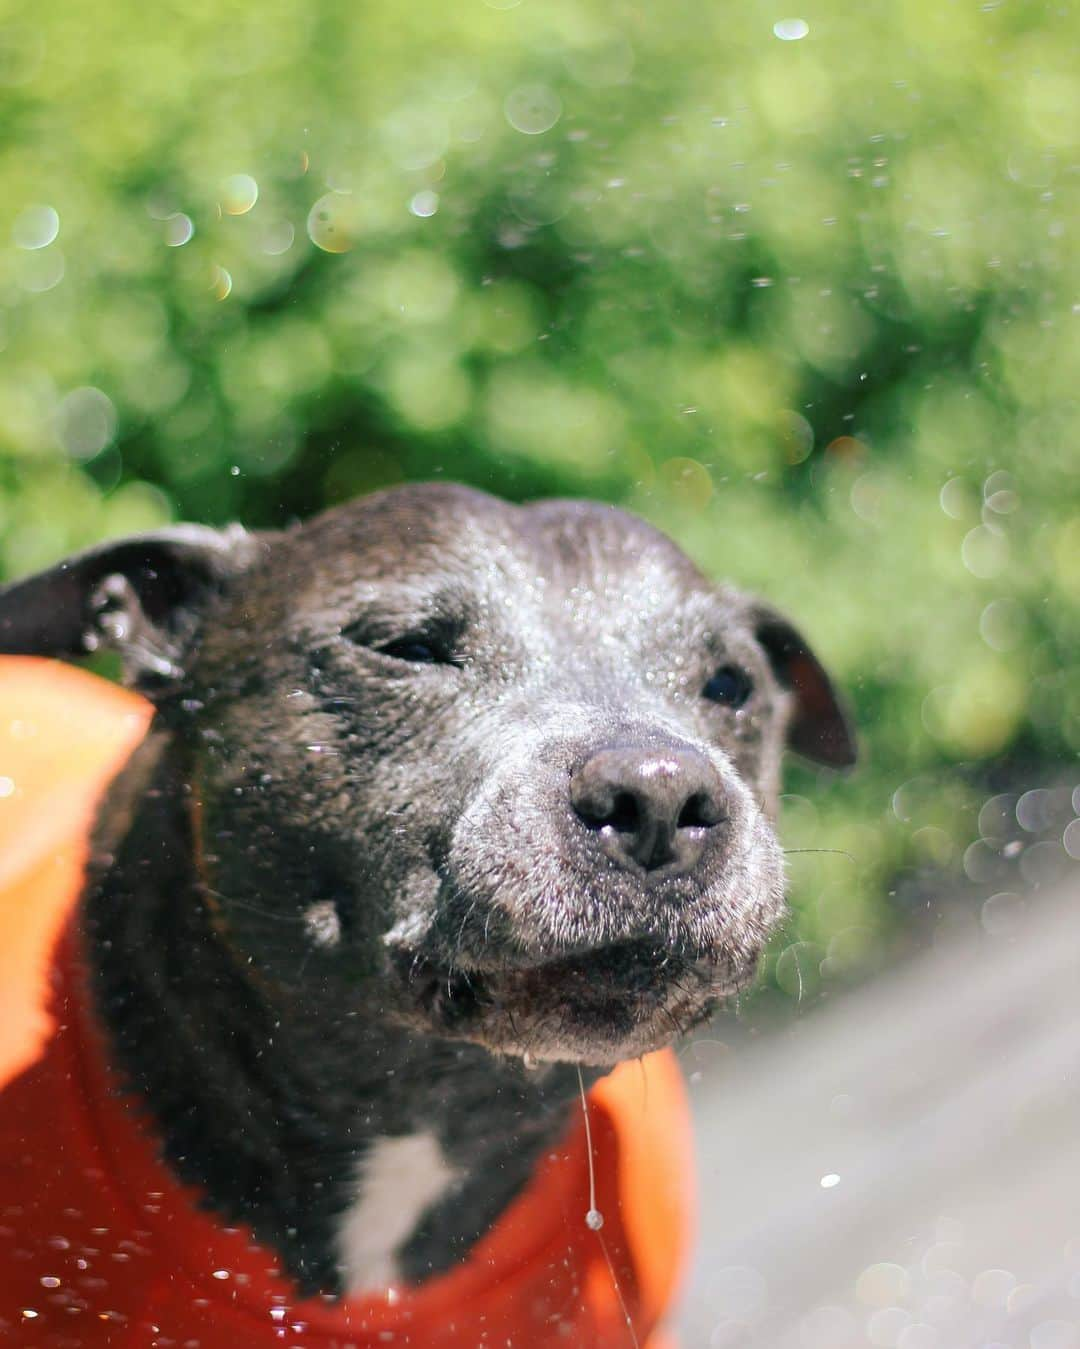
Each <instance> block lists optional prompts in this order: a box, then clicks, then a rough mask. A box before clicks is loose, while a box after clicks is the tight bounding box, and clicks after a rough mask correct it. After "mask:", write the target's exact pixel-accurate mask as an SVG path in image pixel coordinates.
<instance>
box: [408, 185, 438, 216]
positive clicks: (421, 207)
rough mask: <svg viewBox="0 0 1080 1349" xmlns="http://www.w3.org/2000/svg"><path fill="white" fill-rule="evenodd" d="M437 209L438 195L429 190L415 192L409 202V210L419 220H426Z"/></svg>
mask: <svg viewBox="0 0 1080 1349" xmlns="http://www.w3.org/2000/svg"><path fill="white" fill-rule="evenodd" d="M438 209H439V194H438V193H437V192H432V190H431V189H430V188H424V189H422V190H421V191H420V192H417V193H416V194H415V195H414V196H413V198H412V200H411V201H410V202H409V210H410V211H411V212H412V213H413V215H415V216H419V217H420V219H421V220H427V219H428V217H429V216H433V215H434V214H435V212H436V211H437V210H438Z"/></svg>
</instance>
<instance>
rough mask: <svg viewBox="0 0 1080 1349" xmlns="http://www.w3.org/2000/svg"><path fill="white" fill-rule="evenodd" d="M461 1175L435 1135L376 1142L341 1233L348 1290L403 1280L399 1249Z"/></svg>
mask: <svg viewBox="0 0 1080 1349" xmlns="http://www.w3.org/2000/svg"><path fill="white" fill-rule="evenodd" d="M457 1174H458V1173H457V1172H456V1171H455V1170H454V1168H453V1167H451V1166H449V1165H447V1162H446V1158H445V1157H444V1156H443V1152H442V1148H441V1147H440V1146H439V1141H438V1139H437V1138H436V1137H435V1135H434V1134H433V1133H430V1132H426V1131H425V1132H424V1133H419V1134H409V1135H408V1136H407V1137H405V1138H380V1139H379V1140H378V1142H377V1143H376V1144H375V1145H374V1147H372V1148H371V1150H370V1151H369V1152H368V1154H367V1156H366V1157H365V1159H364V1161H363V1162H362V1163H361V1165H360V1167H359V1172H358V1179H357V1187H356V1199H355V1200H354V1202H353V1204H352V1207H351V1208H350V1209H349V1210H348V1212H347V1213H346V1214H345V1216H344V1217H343V1218H342V1220H341V1228H340V1231H339V1233H338V1250H339V1252H340V1265H341V1273H342V1278H343V1280H344V1283H345V1289H346V1292H348V1293H352V1294H357V1293H366V1292H373V1291H376V1290H381V1289H384V1288H388V1287H391V1286H392V1285H393V1284H395V1283H399V1282H400V1281H401V1271H400V1270H399V1268H398V1264H397V1251H398V1248H399V1247H400V1246H401V1245H402V1243H403V1242H404V1241H405V1240H406V1239H407V1238H408V1237H409V1236H410V1235H411V1234H412V1231H413V1229H414V1228H415V1227H416V1224H417V1222H418V1221H419V1220H420V1217H421V1215H422V1214H423V1212H424V1210H425V1209H427V1208H428V1207H430V1205H431V1204H433V1203H434V1202H435V1201H436V1200H437V1199H440V1198H441V1197H442V1196H443V1195H444V1194H445V1193H446V1192H447V1190H448V1189H449V1188H450V1187H451V1186H452V1185H453V1184H454V1182H455V1181H456V1180H457Z"/></svg>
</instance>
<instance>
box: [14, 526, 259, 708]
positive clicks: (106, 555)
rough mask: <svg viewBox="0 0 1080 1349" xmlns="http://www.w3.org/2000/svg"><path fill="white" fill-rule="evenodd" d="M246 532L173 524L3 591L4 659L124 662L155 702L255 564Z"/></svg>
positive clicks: (253, 544) (71, 559)
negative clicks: (101, 655) (229, 587)
mask: <svg viewBox="0 0 1080 1349" xmlns="http://www.w3.org/2000/svg"><path fill="white" fill-rule="evenodd" d="M257 550H258V542H257V540H256V539H255V538H253V537H252V535H250V534H248V533H247V532H246V531H245V530H244V529H242V528H240V526H238V525H235V526H231V527H229V528H228V529H224V530H217V529H209V528H205V527H203V526H199V525H177V526H175V527H173V528H167V529H161V530H157V531H156V532H154V533H149V534H139V535H132V536H130V537H128V538H123V539H116V540H114V541H112V542H110V543H104V544H101V545H99V546H98V547H96V548H90V549H88V550H87V551H86V552H84V553H77V554H76V555H75V556H74V557H69V558H66V559H65V560H64V561H62V562H58V563H57V564H56V565H55V566H54V567H50V568H49V569H48V570H47V571H43V572H38V573H37V574H36V575H33V576H28V577H25V578H24V579H23V580H20V581H15V582H13V583H12V584H11V585H8V586H5V587H3V588H2V589H0V654H2V655H25V656H59V657H63V658H69V659H70V658H73V657H78V656H83V655H87V654H89V653H91V652H94V651H98V650H112V651H115V652H117V653H118V654H119V656H120V658H121V661H122V663H123V669H124V675H125V679H126V680H127V682H129V683H131V684H134V685H136V686H138V687H139V688H140V689H143V690H144V691H145V692H148V693H150V694H151V695H152V693H153V690H155V689H159V688H163V687H166V686H168V685H171V684H173V683H175V681H176V680H177V679H178V678H179V676H180V675H181V674H182V672H183V670H182V661H183V658H184V654H185V652H186V651H187V649H188V648H189V646H190V643H191V640H192V638H193V637H194V635H195V633H196V631H197V630H198V626H199V620H200V617H201V614H202V612H203V610H204V609H205V607H206V605H207V604H208V603H209V602H210V601H211V600H212V599H213V597H214V596H215V595H217V594H219V593H220V592H221V591H222V589H223V588H224V587H225V585H226V584H227V583H228V581H229V580H230V579H231V578H232V577H234V576H236V575H238V574H239V573H240V572H242V571H243V570H245V569H246V567H247V566H249V565H250V563H251V561H252V560H253V558H254V557H255V555H256V552H257Z"/></svg>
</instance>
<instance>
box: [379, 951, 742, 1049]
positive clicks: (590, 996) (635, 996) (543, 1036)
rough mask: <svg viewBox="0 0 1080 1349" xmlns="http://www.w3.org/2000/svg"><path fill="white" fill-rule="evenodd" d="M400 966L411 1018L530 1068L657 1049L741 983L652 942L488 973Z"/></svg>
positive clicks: (723, 968) (719, 967) (716, 964)
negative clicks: (534, 1064) (516, 1058)
mask: <svg viewBox="0 0 1080 1349" xmlns="http://www.w3.org/2000/svg"><path fill="white" fill-rule="evenodd" d="M398 965H399V974H400V976H401V977H402V978H403V979H404V981H405V985H406V989H407V993H408V1001H409V1003H410V1004H411V1007H412V1009H413V1013H414V1016H413V1017H410V1019H414V1018H415V1019H418V1020H420V1021H422V1022H423V1023H425V1026H426V1028H427V1029H429V1030H435V1031H436V1032H437V1033H440V1034H442V1035H445V1036H447V1037H449V1038H453V1039H463V1040H470V1041H473V1042H476V1043H479V1044H483V1045H485V1046H486V1047H487V1048H488V1049H491V1050H494V1051H497V1052H499V1053H504V1054H512V1055H517V1056H521V1057H523V1058H524V1060H525V1062H526V1063H529V1062H530V1060H531V1061H534V1062H540V1061H544V1060H547V1061H576V1062H581V1063H592V1064H597V1065H605V1066H606V1065H609V1064H611V1063H614V1062H616V1061H617V1060H619V1059H622V1058H628V1057H631V1056H633V1055H636V1054H642V1053H648V1052H649V1051H651V1050H653V1049H659V1048H660V1047H661V1046H663V1045H665V1044H668V1043H670V1041H671V1040H673V1039H675V1038H676V1037H677V1036H678V1035H680V1034H682V1033H684V1032H685V1031H687V1030H689V1029H690V1028H691V1027H692V1026H694V1025H696V1024H698V1023H699V1022H700V1021H702V1020H704V1019H705V1018H706V1017H707V1016H708V1015H709V1014H710V1013H711V1012H712V1011H713V1010H714V1008H715V1007H716V1005H717V1003H718V1002H719V1001H720V1000H721V999H722V998H724V997H725V996H728V995H730V994H731V993H733V992H735V991H737V987H738V986H739V984H740V983H741V982H742V981H741V980H736V979H735V978H734V977H733V976H732V973H731V971H730V969H729V968H728V966H727V965H726V963H724V962H721V961H718V960H714V959H707V958H697V959H691V958H689V957H687V956H683V955H679V954H676V953H674V952H673V951H671V950H668V949H665V948H664V947H662V946H659V945H657V944H656V943H654V942H651V941H647V940H628V941H621V942H616V943H611V944H608V945H603V946H598V947H595V948H593V949H591V950H588V951H584V952H580V953H575V954H573V955H568V956H561V957H557V958H552V959H546V960H542V961H539V962H532V963H528V964H514V963H511V962H507V963H506V964H505V965H500V966H485V967H484V968H483V969H480V968H469V967H467V966H463V965H460V964H455V965H445V964H440V963H438V962H433V961H430V960H427V959H424V958H422V957H419V956H415V955H414V956H412V957H411V958H408V957H406V956H405V955H404V953H399V955H398Z"/></svg>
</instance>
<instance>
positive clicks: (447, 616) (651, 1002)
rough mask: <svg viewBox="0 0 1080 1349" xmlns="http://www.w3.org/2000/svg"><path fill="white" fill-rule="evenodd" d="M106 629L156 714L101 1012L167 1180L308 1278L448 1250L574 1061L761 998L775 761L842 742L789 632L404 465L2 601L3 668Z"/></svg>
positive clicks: (99, 878) (662, 569)
mask: <svg viewBox="0 0 1080 1349" xmlns="http://www.w3.org/2000/svg"><path fill="white" fill-rule="evenodd" d="M99 647H110V648H113V649H115V650H116V651H118V652H119V653H120V655H121V657H122V658H123V662H124V666H125V671H126V674H127V676H128V679H129V681H130V682H131V683H133V684H134V685H135V686H136V687H137V688H138V689H139V690H141V691H142V692H143V693H145V694H146V695H147V696H148V697H149V698H150V699H152V700H153V702H154V703H155V705H156V708H157V716H156V718H155V721H154V724H153V728H152V730H151V733H150V735H149V736H148V738H147V739H146V741H145V742H144V743H143V745H142V746H141V748H140V749H139V750H138V752H137V753H136V754H135V756H134V758H133V759H132V760H131V762H130V763H129V765H128V767H127V768H126V769H125V771H124V772H123V774H122V775H121V777H120V779H119V780H118V781H117V783H116V784H115V786H114V788H113V790H112V792H111V794H110V796H109V799H108V802H107V804H106V807H105V810H104V813H103V816H102V819H101V821H100V825H99V831H98V838H97V846H96V857H95V861H94V864H93V866H92V871H91V878H90V883H89V887H88V892H87V896H86V900H85V905H86V909H85V914H86V930H87V932H88V934H89V942H90V951H91V959H92V962H93V965H94V970H95V978H96V996H97V1000H98V1008H99V1012H100V1016H101V1018H102V1019H103V1021H104V1023H105V1025H106V1027H107V1033H108V1036H109V1039H110V1042H111V1045H112V1049H113V1052H114V1054H115V1057H116V1060H117V1062H118V1063H119V1065H120V1066H121V1068H122V1070H123V1072H124V1074H125V1075H126V1077H127V1078H128V1080H129V1081H130V1082H131V1083H132V1084H133V1086H134V1087H135V1088H137V1090H138V1091H139V1092H141V1093H142V1094H143V1096H144V1097H145V1099H146V1101H147V1102H148V1103H149V1106H150V1109H151V1112H152V1114H153V1116H154V1118H155V1120H156V1124H157V1127H158V1129H159V1131H160V1133H161V1135H162V1137H163V1139H164V1145H165V1150H166V1155H167V1157H168V1159H169V1160H170V1162H171V1164H172V1165H173V1167H174V1168H175V1170H176V1171H177V1172H178V1173H179V1174H180V1176H181V1177H182V1178H183V1179H184V1180H186V1181H188V1182H190V1183H193V1184H196V1185H198V1186H200V1187H202V1189H203V1190H204V1191H205V1194H206V1195H207V1197H208V1200H209V1202H210V1203H211V1205H212V1206H213V1207H214V1208H216V1209H217V1210H218V1212H219V1213H221V1214H222V1215H224V1216H225V1217H226V1218H227V1219H230V1220H240V1221H243V1222H245V1223H247V1224H249V1225H250V1226H251V1227H252V1228H253V1229H254V1231H255V1233H256V1234H257V1235H258V1236H259V1237H260V1239H261V1240H262V1241H263V1242H265V1243H267V1244H268V1245H270V1246H271V1247H273V1248H275V1249H276V1250H277V1251H278V1252H279V1254H280V1256H281V1259H282V1261H283V1263H284V1265H285V1267H286V1268H287V1269H288V1270H289V1271H290V1272H291V1273H292V1275H293V1276H294V1277H295V1279H296V1281H297V1283H298V1285H299V1286H300V1288H301V1289H302V1290H304V1291H306V1292H315V1291H322V1292H327V1293H331V1294H341V1293H343V1292H348V1291H353V1290H359V1289H363V1288H367V1287H373V1286H378V1285H381V1284H383V1283H385V1282H386V1281H387V1280H388V1279H389V1278H391V1277H395V1276H398V1275H403V1276H404V1277H406V1278H407V1279H409V1280H411V1281H420V1280H422V1279H424V1278H425V1277H427V1276H429V1275H430V1274H432V1273H433V1272H438V1271H442V1270H445V1269H447V1268H448V1267H449V1266H451V1265H452V1264H453V1263H454V1262H455V1261H456V1260H457V1259H459V1258H461V1257H462V1256H463V1255H464V1254H465V1253H466V1252H467V1251H468V1250H469V1248H470V1246H471V1245H472V1244H473V1243H474V1242H475V1241H476V1239H477V1238H478V1237H479V1236H480V1235H481V1234H482V1233H483V1232H484V1231H485V1230H486V1229H487V1228H488V1227H489V1226H490V1224H491V1223H492V1222H493V1221H494V1219H495V1218H496V1217H497V1216H498V1215H499V1213H500V1212H501V1211H502V1210H503V1209H504V1208H505V1206H506V1205H507V1204H508V1202H509V1201H510V1200H511V1199H512V1198H513V1196H514V1195H515V1194H516V1193H517V1192H518V1191H519V1190H520V1189H521V1187H522V1185H523V1184H524V1182H525V1181H526V1179H527V1177H528V1175H529V1173H530V1170H531V1168H532V1167H533V1164H534V1161H535V1158H536V1157H537V1155H538V1153H539V1152H540V1150H541V1149H543V1148H545V1147H546V1146H548V1145H549V1144H550V1140H551V1139H552V1138H553V1137H554V1136H556V1135H557V1134H558V1133H559V1132H560V1131H562V1130H563V1129H564V1128H565V1125H566V1120H567V1116H568V1112H569V1110H570V1109H571V1107H572V1106H573V1104H574V1101H575V1096H576V1093H577V1090H578V1078H577V1068H576V1066H575V1065H578V1064H586V1065H592V1066H593V1068H592V1075H595V1070H596V1068H599V1067H602V1066H606V1065H611V1064H613V1063H615V1062H616V1061H618V1060H620V1059H624V1058H627V1057H631V1056H634V1055H639V1054H641V1053H643V1052H645V1051H647V1050H651V1049H654V1048H656V1047H658V1046H661V1045H663V1044H665V1043H667V1042H669V1041H670V1040H671V1039H672V1038H673V1036H674V1035H676V1034H677V1033H679V1032H682V1031H685V1030H687V1029H689V1028H690V1027H692V1026H694V1025H697V1024H698V1023H699V1022H701V1021H702V1020H703V1019H704V1018H705V1017H707V1016H708V1015H709V1013H710V1012H711V1011H712V1010H713V1009H714V1008H715V1007H716V1006H717V1004H718V1002H719V1001H720V1000H721V999H723V998H724V997H726V996H728V995H729V994H731V993H732V992H733V991H734V990H735V989H737V988H739V987H740V986H741V985H743V984H744V983H745V982H746V981H747V979H748V978H749V977H750V975H751V974H752V972H753V969H754V965H755V960H756V957H757V956H758V953H759V952H760V951H761V949H762V946H763V944H764V942H765V940H766V938H767V936H768V934H769V932H770V930H771V928H772V927H773V925H774V923H775V922H776V920H777V918H778V916H779V914H780V912H781V908H782V887H783V870H782V864H781V855H780V850H779V848H778V845H777V842H776V839H775V837H774V833H773V829H772V826H771V823H770V817H771V814H772V810H773V804H774V802H775V797H776V792H777V785H778V775H779V766H780V759H781V752H782V749H783V747H784V745H785V743H787V744H789V745H791V746H793V747H794V748H795V749H796V750H798V751H799V752H801V753H803V754H805V755H808V756H809V757H811V758H813V759H817V760H819V761H821V762H825V763H830V764H836V765H841V764H846V763H849V762H850V761H851V759H852V756H853V749H852V741H851V737H850V734H849V731H848V729H847V725H846V722H845V719H844V716H843V714H842V713H841V711H840V709H839V708H838V706H837V701H836V698H835V696H834V694H833V691H832V689H831V687H830V684H829V680H828V679H827V677H826V675H825V673H824V672H823V670H822V668H821V666H820V665H819V664H818V662H817V660H816V659H815V658H814V656H813V655H812V654H811V653H810V651H809V649H808V647H807V646H806V644H805V642H804V641H803V640H802V638H801V637H800V636H799V635H798V634H797V633H796V632H795V630H794V629H793V628H792V627H791V626H790V625H789V624H788V623H787V622H786V621H785V620H784V619H782V618H781V617H780V616H778V615H777V614H776V613H775V612H774V611H773V610H771V609H770V608H768V607H766V606H764V605H763V604H761V603H759V602H758V601H755V600H751V599H748V598H746V597H745V596H743V595H741V594H738V593H737V592H735V591H732V590H729V589H718V588H717V587H715V586H714V585H712V584H711V583H710V582H709V581H707V580H706V579H705V578H704V577H703V576H702V575H701V574H700V573H699V572H698V571H697V570H696V569H695V568H694V567H693V566H692V565H691V563H690V562H689V561H688V560H687V559H686V557H685V556H684V555H683V554H682V553H681V552H680V551H679V550H678V549H677V548H676V547H675V546H674V545H673V544H672V543H671V542H669V541H668V540H667V539H666V538H664V537H663V536H662V535H661V534H659V533H657V532H656V531H655V530H653V529H652V528H650V527H649V526H647V525H645V524H643V523H642V522H641V521H639V520H637V519H634V518H632V517H630V516H628V515H626V514H624V513H622V512H620V511H618V510H614V509H611V508H608V507H604V506H599V505H593V504H587V503H583V502H541V503H539V504H536V505H532V506H527V507H514V506H509V505H506V504H505V503H503V502H500V501H497V500H494V499H492V498H491V497H488V496H484V495H482V494H480V493H477V492H473V491H468V490H465V489H463V488H458V487H450V486H418V487H407V488H402V489H399V490H395V491H391V492H386V493H381V494H378V495H375V496H372V497H368V498H366V499H364V500H361V501H357V502H354V503H352V504H350V505H348V506H345V507H342V508H340V509H337V510H334V511H331V512H329V513H328V514H325V515H323V516H321V517H319V518H318V519H315V520H312V521H310V522H309V523H307V524H305V525H302V526H300V527H299V528H296V529H292V530H289V531H287V532H285V533H281V534H265V535H250V534H247V533H245V532H244V531H243V530H240V529H232V530H227V531H224V532H221V533H219V532H215V531H212V530H207V529H199V528H186V527H181V528H178V529H175V530H165V531H162V532H161V533H160V534H157V535H152V536H147V537H144V538H138V539H130V540H122V541H120V542H117V543H113V544H109V545H106V546H103V547H101V548H98V549H95V550H94V551H92V552H89V553H86V554H83V555H81V556H79V557H76V558H73V559H71V560H70V561H68V562H66V563H63V564H61V565H60V566H59V567H57V568H55V569H54V570H52V571H50V572H47V573H44V574H42V575H40V576H37V577H34V578H31V579H30V580H26V581H23V582H20V583H18V584H16V585H14V586H11V587H9V588H8V589H7V590H6V591H5V592H3V593H2V595H0V650H3V651H6V652H22V653H28V654H42V655H59V656H70V657H76V656H79V655H81V654H85V653H86V652H89V651H92V650H95V649H96V648H99ZM529 1068H535V1071H531V1072H530V1071H527V1069H529ZM403 1161H404V1162H406V1163H407V1169H408V1172H409V1176H410V1179H409V1184H408V1185H407V1186H405V1187H401V1186H397V1187H396V1188H395V1189H394V1192H393V1196H392V1200H393V1202H392V1204H391V1205H390V1206H389V1207H384V1208H380V1207H379V1205H380V1198H379V1196H380V1194H381V1193H382V1192H383V1191H385V1190H386V1188H387V1187H386V1185H385V1184H381V1183H380V1176H381V1175H382V1173H383V1172H385V1171H386V1169H387V1167H390V1166H392V1167H393V1168H394V1169H395V1174H397V1172H399V1171H400V1170H401V1166H402V1162H403Z"/></svg>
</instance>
